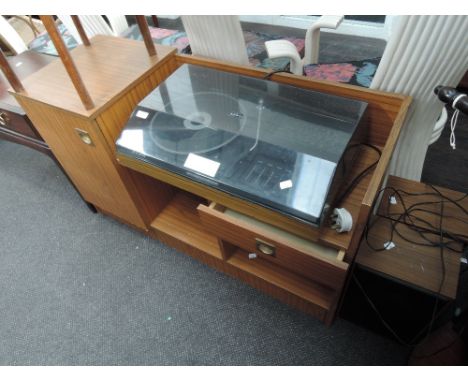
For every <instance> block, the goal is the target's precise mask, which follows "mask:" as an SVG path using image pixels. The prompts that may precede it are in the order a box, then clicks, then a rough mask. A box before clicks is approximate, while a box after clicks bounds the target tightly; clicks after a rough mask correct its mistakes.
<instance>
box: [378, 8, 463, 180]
mask: <svg viewBox="0 0 468 382" xmlns="http://www.w3.org/2000/svg"><path fill="white" fill-rule="evenodd" d="M467 30H468V17H467V16H398V19H397V22H396V23H395V27H394V28H393V29H392V34H391V36H390V39H389V41H388V43H387V46H386V48H385V51H384V54H383V56H382V60H381V62H380V65H379V67H378V69H377V72H376V73H375V76H374V79H373V81H372V83H371V85H370V88H371V89H376V90H382V91H388V92H395V93H402V94H407V95H410V96H412V97H413V102H412V105H411V109H410V112H409V113H408V115H407V117H406V120H405V123H404V124H403V127H402V130H401V134H400V138H399V142H398V145H397V146H396V148H395V153H394V154H393V159H392V162H391V163H390V173H391V174H393V175H397V176H400V177H403V178H409V179H414V180H417V181H419V180H420V178H421V173H422V169H423V165H424V160H425V158H426V152H427V148H428V145H429V144H430V142H431V141H434V138H435V137H436V136H437V135H438V133H439V131H440V132H441V130H440V127H441V126H443V123H442V122H441V121H439V123H437V125H436V121H437V118H438V117H439V116H440V114H441V111H442V109H443V107H444V105H443V103H442V102H440V101H439V100H438V98H437V97H436V96H435V95H434V93H433V90H434V88H435V87H436V86H437V85H440V84H444V85H445V86H453V87H455V86H456V85H457V84H458V83H459V82H460V80H461V78H462V77H463V74H464V73H465V72H466V68H467V67H468V44H467V43H466V31H467ZM445 115H446V114H444V113H443V115H442V121H443V120H444V119H445V120H446V117H445Z"/></svg>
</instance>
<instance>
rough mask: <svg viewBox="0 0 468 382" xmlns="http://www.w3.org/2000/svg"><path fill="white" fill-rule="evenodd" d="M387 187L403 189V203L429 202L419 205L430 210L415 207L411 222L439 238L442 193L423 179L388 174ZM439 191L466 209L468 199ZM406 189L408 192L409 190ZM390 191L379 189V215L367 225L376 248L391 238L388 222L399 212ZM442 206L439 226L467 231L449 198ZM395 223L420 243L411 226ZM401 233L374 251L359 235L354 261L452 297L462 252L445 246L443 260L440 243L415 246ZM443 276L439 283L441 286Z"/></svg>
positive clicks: (460, 232) (400, 208) (399, 206)
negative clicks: (391, 245) (390, 244)
mask: <svg viewBox="0 0 468 382" xmlns="http://www.w3.org/2000/svg"><path fill="white" fill-rule="evenodd" d="M387 187H391V188H393V189H396V190H402V192H401V193H400V195H402V197H403V200H404V203H405V205H406V206H411V205H413V204H415V203H433V204H428V205H425V206H424V208H423V209H424V210H427V211H430V212H427V211H420V210H415V211H414V213H413V215H414V217H415V218H414V219H413V223H414V224H415V225H416V226H418V227H420V228H422V229H427V230H429V231H431V232H432V233H427V234H426V236H427V237H428V238H429V239H431V240H432V241H434V242H437V241H438V240H439V232H438V230H437V228H438V227H439V224H440V219H439V216H438V213H440V204H439V203H438V202H439V201H440V197H439V196H434V195H432V194H434V192H435V191H434V189H432V188H431V187H430V186H428V185H426V184H424V183H420V182H416V181H412V180H408V179H402V178H399V177H394V176H390V177H389V179H388V184H387ZM437 190H439V191H440V193H441V194H442V195H445V196H446V197H448V198H451V199H453V200H459V202H458V203H459V204H460V205H461V206H462V207H463V208H465V209H467V210H468V198H464V199H462V198H463V196H464V194H462V193H460V192H456V191H452V190H448V189H446V188H442V187H437ZM407 193H410V195H408V194H407ZM393 194H394V191H393V190H392V189H390V188H389V189H387V190H385V192H383V196H382V202H381V204H380V206H379V209H378V215H379V216H380V217H381V218H379V219H378V220H377V222H376V223H375V224H374V225H373V226H372V227H371V229H370V230H369V235H368V241H369V243H370V244H371V245H372V247H374V248H382V247H383V245H384V243H386V242H388V241H389V240H390V233H391V225H392V224H393V223H395V221H396V218H397V216H398V215H399V214H401V213H402V212H403V204H402V203H401V200H399V198H398V197H397V198H396V200H397V203H396V204H391V203H390V202H389V200H390V197H391V196H393ZM413 194H416V195H413ZM427 194H430V195H427ZM444 205H445V207H444V218H443V219H442V229H443V230H444V231H445V232H446V233H447V234H450V233H452V234H455V235H466V234H467V232H468V231H467V228H468V224H467V222H466V215H464V214H463V213H461V211H460V209H458V208H457V207H456V206H455V205H453V204H451V203H445V204H444ZM418 218H419V219H420V220H418ZM424 221H426V222H428V223H430V225H428V224H426V223H424ZM396 227H397V230H398V232H400V234H401V235H402V236H403V237H405V238H408V239H410V240H411V241H413V242H416V243H421V242H423V241H422V240H421V237H420V236H419V234H418V233H417V232H416V231H414V230H412V229H410V228H409V226H408V224H405V223H403V222H401V223H397V226H396ZM434 227H435V228H434ZM401 235H399V234H397V233H395V234H394V235H393V238H392V239H391V240H392V241H393V242H394V243H395V247H394V248H392V249H389V250H385V251H374V250H373V249H372V248H370V246H369V245H368V243H367V242H366V241H365V240H363V241H362V243H361V246H360V249H359V252H358V256H357V257H356V262H357V263H358V264H359V265H360V266H362V267H364V268H366V269H368V270H371V271H373V272H377V273H379V274H382V275H385V276H387V277H391V278H394V279H396V280H400V281H402V282H404V283H407V284H408V285H410V286H412V287H415V288H420V289H423V290H426V291H428V292H430V293H438V292H439V289H440V294H441V295H442V296H444V297H446V298H449V299H455V297H456V294H457V287H458V279H459V274H460V258H461V254H460V253H457V252H454V251H451V250H449V249H447V248H446V249H444V258H443V261H444V265H443V264H442V259H441V256H440V250H439V248H434V247H428V246H425V245H415V244H413V243H410V242H408V241H407V240H405V239H403V238H402V236H401ZM423 243H424V242H423ZM467 244H468V240H467ZM453 246H455V247H456V249H457V250H462V245H461V244H453ZM443 267H444V268H445V275H444V272H443V270H442V269H443ZM442 277H444V280H442ZM442 281H443V283H442V287H440V286H441V282H442Z"/></svg>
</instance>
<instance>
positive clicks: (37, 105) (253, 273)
mask: <svg viewBox="0 0 468 382" xmlns="http://www.w3.org/2000/svg"><path fill="white" fill-rule="evenodd" d="M157 52H158V53H157V55H156V56H152V57H148V54H147V53H146V50H145V45H144V44H143V43H142V42H137V41H131V40H124V39H120V38H116V37H108V36H96V37H94V38H92V39H91V45H90V46H79V47H78V48H76V49H74V50H73V51H72V52H71V55H72V57H73V60H74V61H75V62H76V65H77V67H78V69H79V71H80V74H81V76H82V78H83V82H84V83H85V84H86V86H87V88H88V91H89V94H90V96H91V98H92V99H93V101H94V108H92V109H90V110H85V109H84V107H83V106H82V104H81V102H80V99H79V98H78V96H77V94H76V92H75V90H74V88H73V87H72V84H71V82H70V79H69V78H68V77H67V74H66V72H65V70H64V68H63V67H62V65H61V64H60V63H59V62H56V63H53V64H50V65H48V66H47V67H46V68H44V69H42V70H41V71H40V72H38V73H36V74H35V75H33V76H31V77H30V78H28V79H27V80H26V81H25V82H24V88H25V89H26V91H25V92H18V93H16V94H15V96H16V98H17V99H18V101H19V103H20V104H21V106H22V107H23V108H24V109H25V110H26V112H27V113H28V115H29V117H30V118H31V120H32V121H33V122H34V124H35V125H36V126H37V128H38V130H39V131H40V133H41V135H42V136H43V137H44V139H45V140H46V141H47V143H48V144H49V145H50V147H51V148H52V150H53V151H54V153H55V155H56V157H57V158H58V160H59V161H60V162H61V164H62V165H63V167H64V168H65V170H66V171H67V172H68V174H69V176H70V178H71V179H72V180H73V182H74V183H75V185H76V187H77V188H78V189H79V190H80V192H81V193H82V195H83V196H84V197H85V199H86V200H87V201H89V202H91V203H93V204H94V205H95V206H96V207H97V208H98V209H99V210H100V211H102V212H103V213H106V214H109V215H111V216H113V217H115V218H117V219H119V220H121V221H123V222H125V223H127V224H129V225H132V226H134V227H136V228H138V229H140V230H143V231H145V232H147V234H148V235H150V236H152V237H154V238H155V239H157V240H160V241H162V242H164V243H166V244H168V245H170V246H172V247H175V248H177V249H179V250H180V251H182V252H184V253H187V254H189V255H191V256H193V257H195V258H197V259H199V260H200V261H202V262H204V263H206V264H208V265H210V266H212V267H214V268H216V269H218V270H220V271H223V272H225V273H227V274H230V275H232V276H234V277H237V278H239V279H241V280H244V281H245V282H247V283H249V284H250V285H252V286H254V287H256V288H258V289H260V290H262V291H263V292H265V293H268V294H270V295H272V296H274V297H276V298H278V299H279V300H281V301H283V302H285V303H288V304H290V305H292V306H294V307H296V308H299V309H301V310H303V311H305V312H308V313H310V314H312V315H314V316H316V317H317V318H319V319H321V320H322V321H324V322H325V323H327V324H330V323H331V322H332V320H333V318H334V316H335V313H336V310H337V307H338V305H339V302H340V298H341V295H342V292H343V289H344V287H345V284H346V281H347V279H348V276H349V270H350V268H351V265H352V263H353V261H354V256H355V253H356V250H357V248H358V245H359V242H360V239H361V236H362V232H363V229H364V226H365V224H366V222H367V219H368V217H369V214H370V213H371V210H372V208H373V204H374V201H375V199H376V196H377V194H378V190H379V189H380V187H381V184H382V182H383V179H384V176H385V172H386V169H387V166H388V163H389V160H390V158H391V155H392V152H393V149H394V147H395V144H396V142H397V139H398V135H399V132H400V128H401V125H402V123H403V119H404V117H405V114H406V111H407V109H408V106H409V104H410V98H409V97H406V96H402V95H396V94H387V93H382V92H376V91H372V90H368V89H362V88H358V87H354V86H347V85H341V84H334V83H329V82H325V81H311V80H309V79H307V78H305V77H299V76H294V75H289V74H283V73H282V74H274V75H272V76H271V80H272V81H278V82H281V83H286V84H291V85H295V86H298V87H304V88H308V89H313V90H319V91H323V92H328V93H332V94H337V95H342V96H346V97H350V98H355V99H359V100H364V101H366V102H368V103H369V107H368V113H367V121H366V123H367V125H368V136H367V141H368V143H371V144H373V145H376V146H379V147H380V148H381V149H382V156H381V158H380V160H379V162H378V164H377V166H376V167H375V169H374V171H373V172H371V173H370V174H369V175H368V176H366V177H365V178H364V179H363V180H362V182H360V183H359V185H358V186H357V187H356V188H355V189H354V190H353V191H352V192H351V193H350V194H349V195H348V196H347V197H346V198H345V199H344V201H343V206H344V207H346V208H347V209H348V210H349V211H350V212H351V214H352V216H353V220H354V226H353V230H352V231H351V232H349V233H346V234H338V233H337V232H335V231H334V230H332V229H331V228H329V227H327V226H325V227H324V228H322V229H320V230H319V229H317V228H313V227H310V226H307V225H305V224H303V223H301V222H299V221H296V220H293V219H291V218H288V217H286V216H283V215H281V214H279V213H276V212H274V211H271V210H267V209H265V208H263V207H260V206H258V205H255V204H251V203H247V202H245V201H242V200H240V199H237V198H235V197H233V196H231V195H228V194H226V193H223V192H221V191H220V190H217V189H215V188H211V187H207V186H202V185H200V184H198V183H194V182H191V181H188V180H187V179H184V178H181V177H179V176H176V175H175V174H172V173H170V172H167V171H163V170H161V169H158V168H155V167H153V166H150V165H147V164H144V163H142V162H138V161H136V160H134V159H132V158H130V157H125V156H123V155H117V154H116V152H115V140H116V138H117V137H118V135H119V134H120V132H121V130H122V128H123V126H124V125H125V123H126V121H127V120H128V118H129V117H130V113H131V111H132V110H133V108H134V107H135V106H136V105H137V103H138V102H139V101H140V100H141V99H142V98H144V97H145V96H146V95H147V94H148V93H149V92H150V91H151V90H152V89H154V88H155V87H156V86H157V85H158V84H159V83H160V82H161V81H163V80H164V79H165V78H166V77H167V76H168V75H170V73H172V72H173V71H174V70H176V69H177V68H178V67H179V66H180V65H182V64H184V63H192V64H196V65H204V66H207V67H212V68H217V69H220V70H226V71H231V72H236V73H240V74H244V75H248V76H254V77H263V76H265V74H267V73H268V71H265V70H262V69H256V68H250V67H241V66H236V65H229V64H225V63H221V62H218V61H215V60H210V59H203V58H197V57H193V56H185V55H178V54H176V53H175V50H173V49H171V48H167V47H163V46H157ZM376 159H378V158H377V157H376V153H375V152H374V151H372V150H369V149H366V148H365V147H363V148H362V149H361V151H360V154H359V158H358V160H357V161H356V163H355V166H354V168H353V169H351V173H352V174H351V176H350V178H353V176H356V175H357V174H359V172H360V171H362V169H364V168H366V167H367V166H368V165H369V164H371V163H373V162H374V161H375V160H376Z"/></svg>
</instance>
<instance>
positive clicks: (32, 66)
mask: <svg viewBox="0 0 468 382" xmlns="http://www.w3.org/2000/svg"><path fill="white" fill-rule="evenodd" d="M54 60H55V58H54V57H51V56H46V55H42V54H39V53H36V52H32V51H26V52H23V53H21V54H19V55H17V56H14V57H11V58H9V59H8V61H9V63H10V66H11V67H12V68H14V71H15V73H16V75H17V76H18V78H19V79H20V80H23V79H25V78H26V77H27V76H29V75H30V74H32V73H34V72H36V71H38V70H39V69H41V68H43V67H44V66H46V65H47V64H49V63H51V62H53V61H54ZM8 88H10V84H9V82H8V80H7V79H6V77H5V76H4V75H3V73H2V72H0V138H2V139H6V140H9V141H12V142H15V143H19V144H23V145H26V146H29V147H31V148H33V149H35V150H38V151H40V152H43V153H44V154H47V155H49V156H51V157H52V158H54V156H53V154H52V151H51V150H50V148H49V147H48V146H47V144H46V143H45V142H44V140H43V139H42V137H41V135H40V134H39V133H38V131H37V130H36V128H35V127H34V125H33V124H32V122H31V120H30V119H29V118H28V116H27V115H26V112H25V111H24V110H23V109H22V108H21V106H20V105H19V104H18V102H17V101H16V99H15V97H13V96H12V95H11V94H9V93H8Z"/></svg>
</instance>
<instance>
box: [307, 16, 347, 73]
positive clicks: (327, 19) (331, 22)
mask: <svg viewBox="0 0 468 382" xmlns="http://www.w3.org/2000/svg"><path fill="white" fill-rule="evenodd" d="M343 18H344V16H322V17H320V18H319V19H318V20H317V21H316V22H315V23H314V24H313V25H312V26H311V27H310V28H309V29H308V30H307V32H306V37H305V43H304V44H305V49H304V65H310V64H317V63H318V56H319V46H320V29H321V28H328V29H336V28H338V27H339V26H340V24H341V22H342V21H343Z"/></svg>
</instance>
